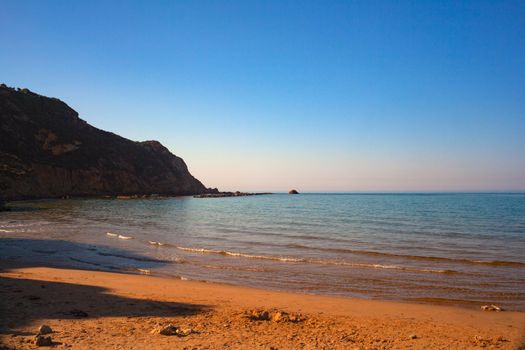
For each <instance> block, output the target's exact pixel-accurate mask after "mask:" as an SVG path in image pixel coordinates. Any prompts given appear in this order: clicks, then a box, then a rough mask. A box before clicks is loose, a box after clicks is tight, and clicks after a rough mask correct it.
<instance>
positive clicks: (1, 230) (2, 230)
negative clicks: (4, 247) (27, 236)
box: [0, 229, 15, 233]
mask: <svg viewBox="0 0 525 350" xmlns="http://www.w3.org/2000/svg"><path fill="white" fill-rule="evenodd" d="M0 232H7V233H9V232H15V231H13V230H4V229H0Z"/></svg>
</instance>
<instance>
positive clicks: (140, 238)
mask: <svg viewBox="0 0 525 350" xmlns="http://www.w3.org/2000/svg"><path fill="white" fill-rule="evenodd" d="M11 205H12V206H16V207H17V208H18V209H17V210H14V211H12V212H5V213H0V238H2V239H1V240H0V249H1V251H0V252H1V256H2V258H16V259H21V260H35V259H36V260H39V261H49V262H53V263H63V264H68V265H73V266H78V267H84V268H92V267H93V266H96V267H98V268H103V269H120V270H122V269H124V270H126V269H127V270H136V271H138V269H140V270H141V271H143V272H145V271H150V270H151V271H152V272H153V273H160V274H168V275H173V276H184V277H186V278H192V279H203V280H208V281H220V282H229V283H236V284H243V285H250V286H256V287H265V288H273V289H283V290H294V291H302V292H307V293H322V294H336V295H348V296H360V297H369V298H383V299H385V298H386V299H411V300H420V301H433V302H436V301H438V300H439V301H442V302H447V301H450V302H454V303H461V302H465V303H467V302H475V303H478V302H479V303H482V302H495V303H500V304H502V305H506V306H508V307H511V308H515V309H525V292H524V291H523V285H525V255H524V254H523V252H524V251H525V195H524V194H426V195H423V194H305V195H295V196H289V195H268V196H256V197H241V198H220V199H194V198H191V197H180V198H170V199H155V200H102V199H85V200H53V201H32V202H18V203H11ZM28 208H31V210H28ZM35 209H39V210H35ZM44 209H45V210H44ZM50 241H52V242H53V241H61V242H65V241H69V242H73V243H75V244H76V245H78V247H81V248H78V247H77V248H78V249H77V250H74V251H72V250H71V249H67V248H64V247H60V245H59V246H58V247H56V244H55V247H54V248H53V247H51V248H50V247H49V246H53V244H51V243H50ZM28 242H32V243H31V245H35V244H37V245H38V244H40V245H41V247H38V248H35V247H32V248H27V245H28V244H30V243H28ZM35 242H40V243H35ZM89 247H91V248H89ZM88 249H92V250H88ZM84 250H85V252H83V251H84ZM50 251H53V253H50ZM132 257H135V258H132ZM136 257H140V258H136Z"/></svg>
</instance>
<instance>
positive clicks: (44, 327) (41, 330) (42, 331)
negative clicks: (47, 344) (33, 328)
mask: <svg viewBox="0 0 525 350" xmlns="http://www.w3.org/2000/svg"><path fill="white" fill-rule="evenodd" d="M49 333H53V330H52V329H51V327H49V326H48V325H47V324H43V325H41V326H40V328H39V329H38V334H39V335H44V334H49Z"/></svg>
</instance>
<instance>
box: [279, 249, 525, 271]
mask: <svg viewBox="0 0 525 350" xmlns="http://www.w3.org/2000/svg"><path fill="white" fill-rule="evenodd" d="M288 247H289V248H300V249H309V250H319V251H326V252H333V253H349V254H359V255H368V256H381V257H393V258H401V259H410V260H424V261H439V262H450V263H460V264H461V263H462V264H480V265H489V266H522V267H525V262H521V261H503V260H474V259H462V258H446V257H439V256H423V255H409V254H397V253H386V252H377V251H369V250H358V249H345V248H322V247H308V246H305V245H300V244H291V245H288Z"/></svg>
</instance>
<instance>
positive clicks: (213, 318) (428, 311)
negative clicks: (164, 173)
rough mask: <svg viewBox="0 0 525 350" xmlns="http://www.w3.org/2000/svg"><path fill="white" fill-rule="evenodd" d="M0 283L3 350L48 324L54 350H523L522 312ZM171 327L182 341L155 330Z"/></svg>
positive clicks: (15, 280)
mask: <svg viewBox="0 0 525 350" xmlns="http://www.w3.org/2000/svg"><path fill="white" fill-rule="evenodd" d="M0 276H1V280H0V292H1V294H0V303H1V310H0V311H1V312H0V314H1V320H0V344H2V345H3V349H33V348H35V345H34V344H33V343H32V342H33V340H34V338H35V334H36V333H37V330H38V328H39V327H40V326H41V325H42V324H47V325H49V326H51V328H52V329H53V333H51V334H50V336H51V337H52V341H53V342H54V343H53V344H54V345H53V346H55V347H56V348H73V349H144V348H148V349H223V348H225V349H470V348H473V349H476V348H494V349H496V348H497V349H519V348H523V346H524V344H525V313H523V312H510V311H503V312H483V311H481V310H480V309H479V308H478V307H475V308H474V307H473V308H470V309H469V308H457V307H450V306H439V305H423V304H413V303H397V302H387V301H376V300H363V299H353V298H337V297H325V296H313V295H303V294H296V293H284V292H274V291H267V290H261V289H252V288H244V287H237V286H231V285H224V284H215V283H205V282H197V281H182V280H178V279H174V278H162V277H153V276H143V275H132V274H121V273H109V272H100V271H90V270H75V269H63V268H48V267H23V266H17V265H15V264H14V263H12V262H8V261H5V260H4V261H1V262H0ZM264 311H267V312H268V314H265V313H264ZM266 318H269V319H266ZM168 324H172V325H174V326H176V327H180V329H181V330H182V331H181V333H182V334H179V335H171V336H166V335H161V334H154V333H152V331H153V330H155V329H158V327H162V326H166V325H168ZM0 348H1V347H0Z"/></svg>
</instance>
